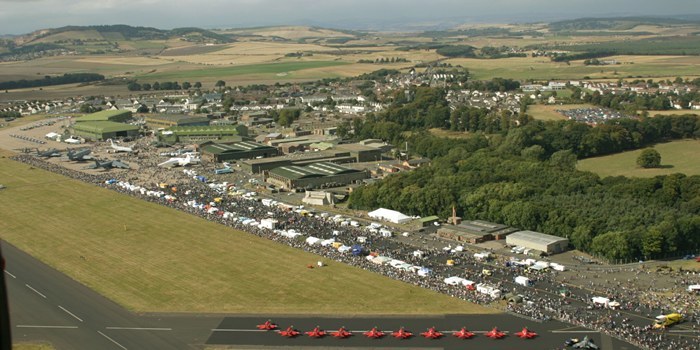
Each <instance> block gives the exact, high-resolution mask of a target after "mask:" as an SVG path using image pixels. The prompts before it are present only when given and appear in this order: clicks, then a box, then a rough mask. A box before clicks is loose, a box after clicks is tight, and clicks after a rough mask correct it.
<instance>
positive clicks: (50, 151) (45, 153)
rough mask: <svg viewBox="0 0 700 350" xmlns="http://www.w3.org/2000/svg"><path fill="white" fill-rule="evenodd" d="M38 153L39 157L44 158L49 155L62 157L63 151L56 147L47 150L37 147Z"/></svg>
mask: <svg viewBox="0 0 700 350" xmlns="http://www.w3.org/2000/svg"><path fill="white" fill-rule="evenodd" d="M36 155H37V156H39V157H44V158H49V157H60V156H61V151H59V150H57V149H55V148H49V149H47V150H45V151H40V150H39V149H38V148H37V149H36Z"/></svg>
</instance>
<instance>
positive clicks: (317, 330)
mask: <svg viewBox="0 0 700 350" xmlns="http://www.w3.org/2000/svg"><path fill="white" fill-rule="evenodd" d="M306 335H308V336H309V337H311V338H322V337H323V336H325V335H326V331H324V330H322V329H321V327H319V326H316V328H314V329H313V330H311V331H308V332H306Z"/></svg>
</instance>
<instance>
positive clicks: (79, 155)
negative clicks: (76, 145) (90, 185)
mask: <svg viewBox="0 0 700 350" xmlns="http://www.w3.org/2000/svg"><path fill="white" fill-rule="evenodd" d="M91 152H92V151H91V150H90V149H89V148H83V149H80V150H77V151H76V150H69V151H68V153H67V154H66V155H67V156H68V160H70V161H74V162H82V161H86V160H90V159H92V156H90V153H91Z"/></svg>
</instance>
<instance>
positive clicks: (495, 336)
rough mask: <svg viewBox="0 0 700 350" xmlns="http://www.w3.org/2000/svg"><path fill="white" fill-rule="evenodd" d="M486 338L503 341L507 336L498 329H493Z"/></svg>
mask: <svg viewBox="0 0 700 350" xmlns="http://www.w3.org/2000/svg"><path fill="white" fill-rule="evenodd" d="M486 336H487V337H489V338H491V339H501V338H503V337H505V336H506V334H505V333H503V332H501V331H499V330H498V327H493V329H492V330H491V331H489V332H487V333H486Z"/></svg>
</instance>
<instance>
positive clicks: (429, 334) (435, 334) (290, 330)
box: [257, 320, 537, 339]
mask: <svg viewBox="0 0 700 350" xmlns="http://www.w3.org/2000/svg"><path fill="white" fill-rule="evenodd" d="M257 327H258V329H261V330H267V331H269V330H276V329H277V325H276V324H274V323H272V321H269V320H268V321H266V322H265V323H263V324H259V325H258V326H257ZM277 332H278V333H279V334H280V335H281V336H283V337H288V338H293V337H296V336H298V335H300V334H301V332H299V331H297V330H295V329H294V326H289V327H287V329H285V330H278V331H277ZM304 334H306V335H308V336H309V337H312V338H321V337H324V336H326V335H328V334H330V335H331V336H332V337H336V338H347V337H350V336H352V333H351V332H350V331H348V330H346V329H345V327H340V329H339V330H337V331H335V332H330V333H327V332H326V331H324V330H322V329H321V328H320V327H318V326H316V328H314V329H313V330H311V331H308V332H304ZM362 334H363V335H364V336H366V337H368V338H374V339H377V338H381V337H383V336H385V335H386V333H384V332H382V331H380V330H378V329H377V327H374V328H372V329H370V330H369V331H367V332H364V333H362ZM420 335H421V336H423V337H425V338H429V339H438V338H441V337H442V336H443V335H444V334H443V333H442V332H439V331H437V330H436V329H435V327H431V328H428V330H427V331H425V332H423V333H420ZM452 335H454V336H455V337H457V338H460V339H469V338H471V337H473V336H474V333H472V332H470V331H468V330H467V329H466V328H464V327H462V329H461V330H459V331H457V332H453V333H452ZM485 335H486V336H487V337H489V338H492V339H501V338H503V337H505V336H506V333H504V332H501V331H499V330H498V328H497V327H493V329H492V330H490V331H489V332H486V334H485ZM515 335H516V336H518V337H520V338H523V339H532V338H534V337H536V336H537V333H535V332H532V331H530V330H528V329H527V327H525V328H523V329H522V330H521V331H520V332H517V333H515ZM391 336H392V337H394V338H398V339H407V338H410V337H412V336H413V333H412V332H409V331H407V330H406V329H404V327H401V328H400V329H399V330H398V331H395V332H391Z"/></svg>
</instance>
